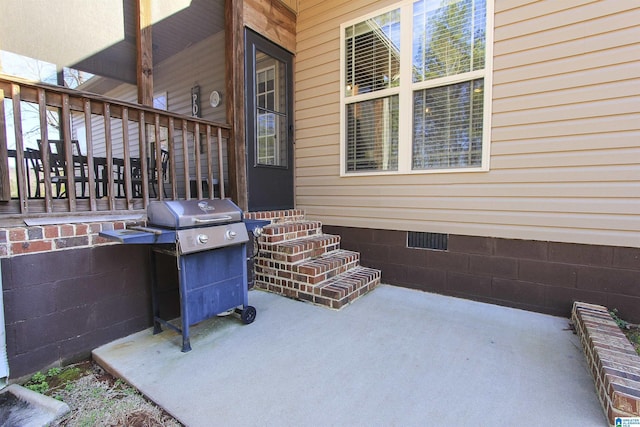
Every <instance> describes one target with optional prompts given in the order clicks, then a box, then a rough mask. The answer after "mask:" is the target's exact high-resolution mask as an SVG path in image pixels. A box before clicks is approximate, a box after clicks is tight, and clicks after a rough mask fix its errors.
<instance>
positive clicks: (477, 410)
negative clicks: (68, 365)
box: [93, 285, 607, 427]
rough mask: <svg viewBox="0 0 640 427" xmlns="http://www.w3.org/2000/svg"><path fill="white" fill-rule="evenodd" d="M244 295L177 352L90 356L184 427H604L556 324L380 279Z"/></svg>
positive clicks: (157, 340) (128, 340)
mask: <svg viewBox="0 0 640 427" xmlns="http://www.w3.org/2000/svg"><path fill="white" fill-rule="evenodd" d="M249 303H250V304H251V305H253V306H254V307H256V309H257V317H256V321H255V322H254V323H252V324H251V325H243V324H242V323H241V322H240V321H239V320H238V319H237V318H234V316H229V317H217V318H214V319H210V320H207V321H205V322H202V323H200V324H198V325H196V326H194V327H192V328H191V345H192V347H193V350H192V351H190V352H188V353H182V352H181V351H180V343H181V339H180V336H179V335H178V334H177V333H175V332H173V331H170V330H165V331H164V332H162V333H161V334H158V335H155V336H154V335H153V334H152V329H147V330H145V331H142V332H139V333H136V334H133V335H131V336H128V337H125V338H123V339H120V340H117V341H114V342H112V343H109V344H107V345H104V346H102V347H100V348H98V349H96V350H94V352H93V355H94V358H95V359H96V361H98V363H99V364H100V365H102V366H103V367H105V368H106V369H108V370H109V371H110V372H112V373H113V374H115V375H116V376H118V377H121V378H124V379H125V380H126V381H127V382H129V383H130V384H132V385H133V386H135V387H136V388H138V389H139V390H140V391H141V392H142V393H144V394H145V395H146V396H148V397H149V398H150V399H152V400H153V401H155V402H156V403H157V404H159V405H160V406H162V407H163V408H164V409H165V410H167V411H168V412H169V413H171V414H172V415H173V416H174V417H176V418H177V419H178V420H180V421H181V422H182V423H184V424H185V425H188V426H190V427H197V426H211V425H225V426H251V425H261V426H262V425H264V426H271V425H273V426H276V425H277V426H287V425H292V426H293V425H295V426H305V425H313V426H325V425H350V426H360V425H362V426H372V425H386V426H389V425H401V426H413V425H416V426H418V425H419V426H441V425H477V426H494V425H518V426H549V425H562V426H603V425H606V424H607V422H606V419H605V417H604V415H603V412H602V409H601V407H600V403H599V402H598V398H597V396H596V393H595V389H594V385H593V380H592V379H591V376H590V374H589V372H588V371H587V366H586V362H585V360H584V356H583V354H582V349H581V346H580V342H579V340H578V338H577V336H576V335H574V334H573V333H572V332H571V331H568V330H566V328H567V326H568V319H565V318H559V317H552V316H547V315H542V314H537V313H531V312H527V311H522V310H516V309H511V308H505V307H499V306H495V305H489V304H483V303H478V302H473V301H468V300H463V299H457V298H451V297H445V296H440V295H435V294H430V293H424V292H419V291H414V290H409V289H403V288H398V287H393V286H385V285H381V286H379V287H378V288H377V289H376V290H374V291H373V292H371V293H370V294H368V295H366V296H364V297H362V298H361V299H359V300H358V301H357V303H355V304H353V305H350V306H347V307H345V308H343V309H342V310H340V311H332V310H327V309H326V308H322V307H317V306H314V305H311V304H306V303H303V302H299V301H293V300H290V299H287V298H283V297H281V296H278V295H274V294H271V293H266V292H262V291H257V290H256V291H251V292H250V293H249Z"/></svg>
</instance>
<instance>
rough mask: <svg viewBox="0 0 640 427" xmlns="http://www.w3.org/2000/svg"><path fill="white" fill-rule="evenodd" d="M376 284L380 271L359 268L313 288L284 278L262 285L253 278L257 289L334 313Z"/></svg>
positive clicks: (262, 283)
mask: <svg viewBox="0 0 640 427" xmlns="http://www.w3.org/2000/svg"><path fill="white" fill-rule="evenodd" d="M379 284H380V271H379V270H374V269H372V268H368V267H362V266H355V267H353V268H351V269H349V270H347V271H345V272H343V273H340V274H338V275H336V276H333V277H331V278H330V279H327V280H324V281H322V282H320V283H318V284H316V285H310V284H303V283H299V282H296V281H293V280H286V279H282V280H281V279H276V280H275V283H265V282H262V281H259V280H257V276H256V286H257V287H258V288H261V289H265V290H268V291H270V292H273V293H276V294H279V295H284V296H286V297H289V298H294V299H298V300H301V301H308V302H311V303H313V304H317V305H321V306H324V307H329V308H333V309H336V310H338V309H341V308H342V307H344V306H346V305H348V304H350V303H352V302H353V301H355V300H356V299H358V298H360V297H361V296H363V295H365V294H366V293H367V292H370V291H372V290H373V289H374V288H375V287H376V286H378V285H379Z"/></svg>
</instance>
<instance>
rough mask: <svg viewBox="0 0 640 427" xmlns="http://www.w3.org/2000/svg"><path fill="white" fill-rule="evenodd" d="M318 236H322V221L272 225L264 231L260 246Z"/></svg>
mask: <svg viewBox="0 0 640 427" xmlns="http://www.w3.org/2000/svg"><path fill="white" fill-rule="evenodd" d="M317 234H322V223H321V222H320V221H307V220H303V221H295V222H283V223H279V224H270V225H267V226H266V227H264V228H263V229H262V237H261V238H260V245H261V246H262V245H270V244H273V243H280V242H286V241H290V240H295V239H301V238H304V237H309V236H315V235H317Z"/></svg>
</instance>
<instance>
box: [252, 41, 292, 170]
mask: <svg viewBox="0 0 640 427" xmlns="http://www.w3.org/2000/svg"><path fill="white" fill-rule="evenodd" d="M284 71H285V70H284V64H282V62H280V61H278V60H276V59H274V58H272V57H271V56H269V55H266V54H264V53H262V52H259V51H258V52H257V53H256V95H255V96H256V118H257V119H256V120H257V126H256V131H257V136H256V150H255V156H256V159H255V161H256V164H257V165H266V166H283V167H286V166H287V126H286V87H285V84H286V78H285V72H284Z"/></svg>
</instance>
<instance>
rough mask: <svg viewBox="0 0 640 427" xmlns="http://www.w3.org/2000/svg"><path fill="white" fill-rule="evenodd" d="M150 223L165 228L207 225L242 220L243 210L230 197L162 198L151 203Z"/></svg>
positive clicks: (148, 213)
mask: <svg viewBox="0 0 640 427" xmlns="http://www.w3.org/2000/svg"><path fill="white" fill-rule="evenodd" d="M147 216H148V217H149V224H150V225H154V226H157V227H165V228H191V227H205V226H211V225H219V224H230V223H233V222H240V221H242V210H241V209H240V208H239V207H238V206H236V205H235V204H234V203H233V202H232V201H231V200H229V199H215V200H167V201H165V200H162V201H153V202H150V203H149V206H148V208H147Z"/></svg>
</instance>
